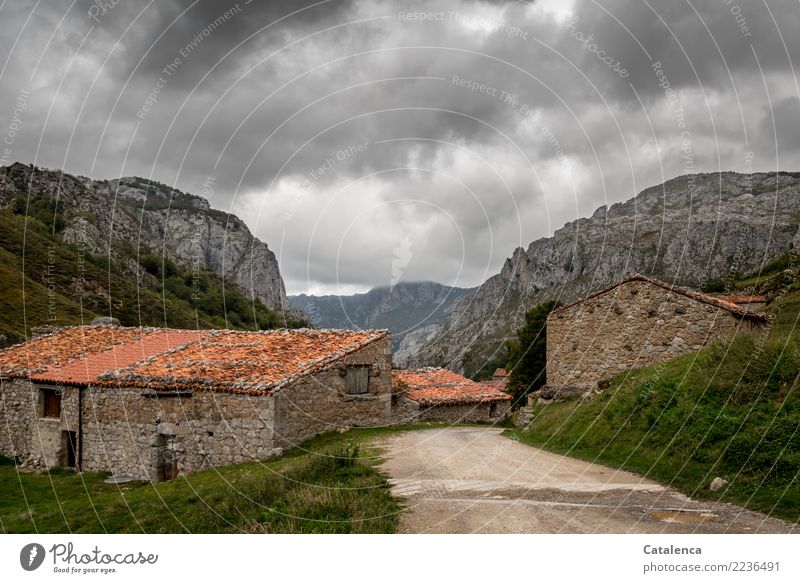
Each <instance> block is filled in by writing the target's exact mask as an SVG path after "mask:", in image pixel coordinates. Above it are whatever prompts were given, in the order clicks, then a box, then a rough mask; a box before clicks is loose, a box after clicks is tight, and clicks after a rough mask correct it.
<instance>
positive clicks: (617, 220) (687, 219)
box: [409, 172, 800, 371]
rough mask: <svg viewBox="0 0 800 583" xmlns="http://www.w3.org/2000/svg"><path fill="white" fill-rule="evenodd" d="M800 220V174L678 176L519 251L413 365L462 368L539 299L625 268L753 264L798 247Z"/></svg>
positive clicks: (692, 281)
mask: <svg viewBox="0 0 800 583" xmlns="http://www.w3.org/2000/svg"><path fill="white" fill-rule="evenodd" d="M799 226H800V173H787V172H781V173H777V174H776V173H755V174H737V173H734V172H722V173H710V174H695V175H687V176H680V177H678V178H675V179H673V180H670V181H668V182H666V183H664V184H662V185H660V186H655V187H652V188H648V189H646V190H644V191H642V192H641V193H640V194H639V195H637V196H636V197H634V198H632V199H630V200H628V201H626V202H623V203H617V204H614V205H612V206H611V207H610V208H606V207H605V206H603V207H600V208H599V209H597V210H596V211H595V213H594V214H593V215H592V216H591V217H590V218H582V219H578V220H576V221H572V222H570V223H567V224H566V225H564V227H562V228H561V229H559V230H558V231H556V232H555V233H554V235H553V236H552V237H547V238H542V239H538V240H536V241H534V242H533V243H531V244H530V245H529V246H528V249H527V250H526V249H522V248H518V249H516V250H515V251H514V253H513V255H512V256H511V257H510V258H509V259H507V260H506V262H505V264H504V265H503V268H502V269H501V271H500V273H499V274H497V275H495V276H493V277H491V278H490V279H489V280H487V281H486V282H485V283H484V284H483V285H481V286H480V287H479V288H478V289H477V290H476V291H475V292H474V293H472V294H469V295H467V296H465V297H464V298H463V299H461V300H460V301H459V302H458V304H456V306H455V307H454V309H453V312H452V314H451V316H450V318H449V320H448V322H447V324H446V325H445V326H444V327H443V328H442V329H441V331H439V332H438V333H437V334H436V335H435V336H434V337H433V338H432V339H431V340H430V341H428V342H427V343H425V345H424V346H422V347H421V348H420V349H419V350H418V352H417V354H416V355H415V356H413V357H412V358H411V359H410V361H409V363H410V365H413V366H423V365H440V366H447V367H449V368H452V369H453V370H458V371H460V370H462V369H463V362H464V358H465V357H466V356H467V355H468V354H469V353H470V351H471V350H475V349H476V347H479V346H483V345H490V344H492V341H494V345H495V346H496V345H497V343H498V342H499V341H500V340H501V339H502V338H504V337H505V336H507V335H508V334H510V333H511V332H512V331H513V330H514V329H515V328H517V327H519V326H520V324H521V322H522V321H523V318H524V314H525V311H526V310H527V309H529V308H530V307H532V306H533V305H535V304H537V303H540V302H542V301H545V300H548V299H559V300H561V301H565V302H566V301H570V300H573V299H576V298H578V297H581V296H583V295H585V294H587V293H589V292H591V291H593V290H595V289H598V288H601V287H604V286H606V285H610V284H612V283H614V282H615V281H617V280H619V279H621V278H622V277H623V276H625V275H627V274H631V273H642V274H645V275H651V276H653V277H656V278H659V279H661V280H663V281H666V282H674V283H677V284H680V285H685V286H691V287H704V286H708V285H709V284H710V283H711V282H714V281H719V280H725V279H728V278H733V276H734V275H736V274H739V275H741V274H745V273H748V272H751V271H754V270H756V269H758V267H759V266H760V265H762V264H763V263H764V262H765V261H768V260H770V259H772V258H775V257H777V256H779V255H781V254H783V253H785V252H786V251H788V250H790V249H798V248H800V231H799V230H798V227H799ZM720 283H721V282H720Z"/></svg>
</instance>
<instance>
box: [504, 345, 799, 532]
mask: <svg viewBox="0 0 800 583" xmlns="http://www.w3.org/2000/svg"><path fill="white" fill-rule="evenodd" d="M512 436H513V437H515V438H516V439H519V440H520V441H523V442H526V443H530V444H533V445H536V446H539V447H543V448H545V449H549V450H552V451H555V452H558V453H564V454H567V455H571V456H574V457H578V458H581V459H586V460H590V461H593V462H600V463H603V464H606V465H608V466H611V467H615V468H624V469H627V470H632V471H634V472H637V473H639V474H641V475H644V476H647V477H648V478H651V479H654V480H657V481H659V482H661V483H664V484H668V485H671V486H674V487H676V488H678V489H680V490H681V491H683V492H684V493H686V494H688V495H690V496H696V497H701V498H711V499H721V500H724V501H728V502H734V503H737V504H740V505H743V506H746V507H749V508H752V509H756V510H760V511H762V512H766V513H768V514H772V515H775V516H778V517H781V518H784V519H787V520H790V521H793V522H795V521H798V520H800V482H799V480H800V343H798V341H797V339H796V338H793V337H789V336H786V337H777V338H767V337H766V336H762V337H761V339H759V338H757V337H753V336H742V337H738V338H735V339H733V340H731V341H729V342H725V343H721V344H719V345H715V346H712V347H709V348H707V349H705V350H703V351H701V352H699V353H697V354H690V355H686V356H683V357H681V358H677V359H674V360H671V361H668V362H665V363H662V364H659V365H655V366H651V367H649V368H645V369H639V370H634V371H631V372H629V373H626V374H622V375H620V376H619V377H617V378H616V379H615V380H614V381H613V383H612V385H611V387H610V388H609V389H608V390H606V391H604V392H603V393H601V394H599V395H596V396H594V397H593V398H592V399H591V400H589V401H588V402H583V403H579V402H578V401H567V402H562V403H557V404H552V405H537V406H535V408H534V411H533V422H532V424H531V426H530V428H529V429H528V430H527V431H522V430H514V431H513V432H512ZM716 476H721V477H722V478H724V479H726V480H728V481H729V482H730V485H729V487H728V488H726V489H723V490H721V491H719V492H711V491H709V489H708V485H709V483H710V482H711V480H713V479H714V477H716Z"/></svg>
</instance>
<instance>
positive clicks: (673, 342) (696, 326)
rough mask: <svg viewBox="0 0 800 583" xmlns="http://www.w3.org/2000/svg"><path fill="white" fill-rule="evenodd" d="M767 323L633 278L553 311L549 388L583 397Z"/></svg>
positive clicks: (549, 324) (549, 322)
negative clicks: (599, 387)
mask: <svg viewBox="0 0 800 583" xmlns="http://www.w3.org/2000/svg"><path fill="white" fill-rule="evenodd" d="M761 326H763V323H762V322H761V321H759V320H755V319H751V318H741V317H738V316H736V315H735V314H733V313H731V312H729V311H728V310H725V309H723V308H720V307H717V306H714V305H711V304H707V303H704V302H701V301H698V300H696V299H693V298H690V297H688V296H685V295H683V294H681V293H677V292H674V291H670V290H668V289H664V288H662V287H660V286H658V285H655V284H652V283H649V282H646V281H641V280H633V281H628V282H625V283H622V284H621V285H619V286H617V287H616V288H614V289H612V290H610V291H608V292H606V293H603V294H599V295H597V296H594V297H591V298H588V299H587V300H585V301H583V302H580V303H577V304H575V305H573V306H571V307H568V308H565V309H563V310H559V311H556V312H553V313H552V314H551V315H550V317H549V318H548V319H547V386H546V387H545V389H543V392H545V391H547V392H548V393H551V395H550V396H552V395H562V396H563V395H570V394H581V393H583V392H585V391H587V390H590V389H594V388H596V387H597V384H598V382H600V381H604V380H607V379H610V378H613V377H614V376H616V375H617V374H619V373H621V372H624V371H626V370H629V369H631V368H635V367H641V366H645V365H649V364H653V363H656V362H660V361H664V360H667V359H670V358H673V357H675V356H678V355H680V354H684V353H686V352H691V351H696V350H700V349H701V348H703V347H704V346H705V345H707V344H709V343H711V342H714V341H717V340H720V339H723V338H726V337H730V336H733V335H734V334H737V333H750V332H752V331H753V330H754V329H757V328H760V327H761Z"/></svg>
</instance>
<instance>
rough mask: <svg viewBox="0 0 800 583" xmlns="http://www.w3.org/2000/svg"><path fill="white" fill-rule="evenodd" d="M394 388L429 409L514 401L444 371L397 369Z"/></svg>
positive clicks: (394, 374)
mask: <svg viewBox="0 0 800 583" xmlns="http://www.w3.org/2000/svg"><path fill="white" fill-rule="evenodd" d="M392 389H393V390H394V391H395V392H397V393H400V394H401V395H403V396H404V397H407V398H409V399H411V400H412V401H416V402H417V403H419V404H420V405H425V406H433V405H467V404H475V403H490V402H492V401H507V400H508V399H510V398H511V396H510V395H507V394H505V393H503V392H501V391H498V390H496V389H494V388H492V387H488V386H486V385H484V384H482V383H476V382H475V381H471V380H469V379H468V378H465V377H462V376H461V375H460V374H456V373H454V372H452V371H449V370H446V369H443V368H419V369H414V370H393V371H392Z"/></svg>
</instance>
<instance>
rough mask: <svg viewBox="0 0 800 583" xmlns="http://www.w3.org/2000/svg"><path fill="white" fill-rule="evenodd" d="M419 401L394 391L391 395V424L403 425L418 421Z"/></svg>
mask: <svg viewBox="0 0 800 583" xmlns="http://www.w3.org/2000/svg"><path fill="white" fill-rule="evenodd" d="M418 416H419V403H417V402H416V401H412V400H411V399H409V398H408V397H404V396H403V395H400V394H397V393H395V394H394V395H392V419H391V424H392V425H404V424H406V423H415V422H416V421H418Z"/></svg>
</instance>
